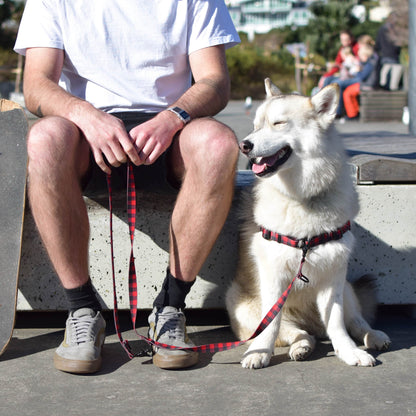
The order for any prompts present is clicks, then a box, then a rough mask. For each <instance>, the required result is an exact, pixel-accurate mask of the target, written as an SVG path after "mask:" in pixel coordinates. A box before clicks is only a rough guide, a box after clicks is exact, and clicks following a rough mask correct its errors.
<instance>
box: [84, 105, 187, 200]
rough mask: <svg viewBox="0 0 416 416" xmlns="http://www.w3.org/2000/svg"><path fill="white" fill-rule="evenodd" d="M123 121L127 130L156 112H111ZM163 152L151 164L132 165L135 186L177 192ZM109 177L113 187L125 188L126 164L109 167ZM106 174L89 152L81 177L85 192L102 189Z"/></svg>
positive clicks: (143, 188)
mask: <svg viewBox="0 0 416 416" xmlns="http://www.w3.org/2000/svg"><path fill="white" fill-rule="evenodd" d="M112 115H114V116H115V117H118V118H119V119H120V120H122V121H123V123H124V125H125V127H126V130H127V131H128V132H129V131H130V130H131V129H132V128H134V127H136V126H137V125H139V124H141V123H144V122H146V121H148V120H150V119H151V118H153V117H154V116H155V115H156V113H138V112H122V113H112ZM168 152H169V149H168V150H167V151H166V152H164V153H163V154H162V155H161V156H159V158H158V159H157V160H156V162H155V163H153V164H152V165H141V166H134V165H133V166H134V177H135V182H136V188H137V189H139V190H143V191H153V192H177V190H178V189H179V184H178V183H176V182H175V181H174V180H173V178H170V177H169V169H168V165H167V153H168ZM111 179H112V187H113V189H126V186H127V165H126V164H124V165H122V166H120V167H118V168H115V167H111ZM106 186H107V185H106V174H105V173H104V172H103V171H102V170H101V169H100V168H99V167H98V165H97V164H96V163H95V160H94V157H93V156H92V153H91V164H90V169H89V171H88V173H87V175H86V176H85V177H84V178H83V181H82V189H83V190H84V192H85V193H86V194H88V193H89V191H93V190H97V189H103V188H104V187H106Z"/></svg>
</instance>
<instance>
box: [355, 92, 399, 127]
mask: <svg viewBox="0 0 416 416" xmlns="http://www.w3.org/2000/svg"><path fill="white" fill-rule="evenodd" d="M405 106H407V91H404V90H400V91H384V90H373V91H361V93H360V120H361V121H362V122H368V121H400V120H401V119H402V116H403V107H405Z"/></svg>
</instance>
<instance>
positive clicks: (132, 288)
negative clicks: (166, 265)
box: [107, 163, 299, 359]
mask: <svg viewBox="0 0 416 416" xmlns="http://www.w3.org/2000/svg"><path fill="white" fill-rule="evenodd" d="M107 186H108V199H109V211H110V246H111V267H112V275H113V294H114V312H113V315H114V326H115V329H116V332H117V336H118V338H119V341H120V344H121V345H122V347H123V348H124V350H125V351H126V353H127V355H128V357H129V358H130V359H131V358H133V357H135V356H140V355H143V353H134V352H133V351H132V348H131V347H130V345H129V343H128V341H127V340H124V339H123V337H122V334H121V330H120V324H119V319H118V304H117V291H116V278H115V268H114V247H113V246H114V244H113V243H114V242H113V219H112V218H113V196H112V186H111V175H107ZM127 211H128V223H129V233H130V242H131V250H130V265H129V296H130V315H131V321H132V326H133V330H134V331H135V333H136V335H137V336H138V337H139V338H140V339H142V340H144V341H146V342H147V343H148V344H149V345H152V346H154V347H158V348H164V349H169V350H185V351H199V352H209V353H214V352H219V351H225V350H229V349H232V348H236V347H238V346H239V345H242V344H244V343H246V342H247V341H250V340H251V339H253V338H256V337H257V336H258V335H260V334H261V333H262V332H263V331H264V330H265V329H266V328H267V326H268V325H269V324H270V323H271V322H272V321H273V319H274V318H275V317H276V316H277V314H278V313H279V312H280V310H281V309H282V307H283V305H284V303H285V302H286V299H287V297H288V295H289V293H290V291H291V289H292V286H293V284H294V282H295V280H296V279H297V278H299V276H298V275H299V273H298V275H296V276H295V277H294V278H293V279H292V281H291V282H290V284H289V286H288V288H287V289H286V290H285V291H284V293H283V294H282V296H281V297H280V298H279V299H278V300H277V302H276V303H275V304H274V305H273V306H272V308H271V309H270V310H269V312H268V313H267V314H266V316H265V317H264V318H263V319H262V321H261V322H260V324H259V326H258V327H257V329H256V330H255V331H254V333H253V334H252V335H251V336H250V338H247V339H246V340H244V341H233V342H218V343H211V344H204V345H199V346H195V347H177V346H174V345H169V344H164V343H160V342H157V341H154V340H152V339H150V338H147V337H145V336H143V335H141V334H139V333H138V332H137V330H136V316H137V279H136V269H135V265H134V254H133V242H134V230H135V226H136V188H135V181H134V173H133V166H132V165H131V163H128V167H127Z"/></svg>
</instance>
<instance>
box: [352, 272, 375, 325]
mask: <svg viewBox="0 0 416 416" xmlns="http://www.w3.org/2000/svg"><path fill="white" fill-rule="evenodd" d="M352 286H353V289H354V293H355V295H356V296H357V299H358V302H359V303H360V306H361V312H362V315H363V317H364V319H365V320H366V321H367V322H368V323H370V324H371V323H372V322H374V321H375V318H376V314H377V306H378V301H377V296H376V277H375V276H374V275H372V274H365V275H364V276H361V277H360V278H359V279H358V280H356V281H355V282H353V283H352Z"/></svg>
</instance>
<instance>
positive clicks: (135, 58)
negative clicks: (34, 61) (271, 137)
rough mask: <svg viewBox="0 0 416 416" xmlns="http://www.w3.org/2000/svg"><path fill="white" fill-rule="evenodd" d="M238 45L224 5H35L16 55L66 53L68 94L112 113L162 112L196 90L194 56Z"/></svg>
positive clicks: (130, 1)
mask: <svg viewBox="0 0 416 416" xmlns="http://www.w3.org/2000/svg"><path fill="white" fill-rule="evenodd" d="M238 42H239V37H238V34H237V32H236V30H235V28H234V25H233V23H232V21H231V18H230V15H229V13H228V9H227V7H226V6H225V4H224V0H209V1H208V0H136V1H134V0H28V1H27V3H26V8H25V11H24V14H23V18H22V21H21V24H20V27H19V33H18V36H17V40H16V44H15V51H16V52H18V53H20V54H25V52H26V49H28V48H33V47H50V48H58V49H63V50H65V60H64V66H63V71H62V75H61V79H60V85H61V86H62V87H64V88H65V89H66V90H67V91H69V92H70V93H72V94H73V95H76V96H77V97H80V98H82V99H85V100H87V101H89V102H90V103H92V104H93V105H94V106H96V107H97V108H100V109H102V110H105V111H109V112H111V111H129V110H135V111H145V112H154V111H160V110H162V109H164V108H166V107H167V106H169V105H170V104H172V103H173V102H175V101H176V100H177V99H178V98H179V97H180V96H181V95H182V94H183V93H184V92H185V91H186V90H187V89H188V88H189V87H190V85H191V79H192V78H191V73H190V67H189V60H188V55H189V54H191V53H192V52H194V51H196V50H199V49H202V48H206V47H209V46H214V45H219V44H224V45H225V46H226V47H231V46H233V45H235V44H236V43H238Z"/></svg>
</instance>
